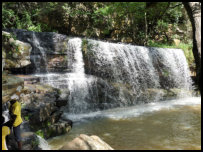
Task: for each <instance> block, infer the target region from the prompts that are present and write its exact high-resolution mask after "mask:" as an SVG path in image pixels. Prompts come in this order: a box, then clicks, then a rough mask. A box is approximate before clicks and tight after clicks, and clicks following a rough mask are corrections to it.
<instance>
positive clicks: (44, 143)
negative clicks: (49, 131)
mask: <svg viewBox="0 0 203 152" xmlns="http://www.w3.org/2000/svg"><path fill="white" fill-rule="evenodd" d="M37 137H38V139H39V148H41V149H42V150H51V148H50V146H49V144H48V142H47V141H46V140H45V139H43V138H42V137H40V136H38V135H37Z"/></svg>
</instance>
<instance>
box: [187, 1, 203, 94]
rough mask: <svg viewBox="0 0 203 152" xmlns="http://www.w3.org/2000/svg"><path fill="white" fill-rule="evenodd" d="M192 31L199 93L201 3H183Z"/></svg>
mask: <svg viewBox="0 0 203 152" xmlns="http://www.w3.org/2000/svg"><path fill="white" fill-rule="evenodd" d="M183 5H184V7H185V9H186V11H187V14H188V16H189V18H190V22H191V24H192V30H193V54H194V58H195V63H196V72H197V82H198V86H199V89H200V91H201V2H183Z"/></svg>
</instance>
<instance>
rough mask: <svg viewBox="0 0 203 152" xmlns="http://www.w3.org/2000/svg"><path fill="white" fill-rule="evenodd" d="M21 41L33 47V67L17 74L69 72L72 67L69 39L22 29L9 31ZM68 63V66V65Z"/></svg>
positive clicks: (49, 33)
mask: <svg viewBox="0 0 203 152" xmlns="http://www.w3.org/2000/svg"><path fill="white" fill-rule="evenodd" d="M6 31H7V32H10V33H12V34H13V35H15V36H16V38H17V39H18V40H20V41H23V42H26V43H29V44H30V45H31V46H32V51H31V54H30V60H31V66H27V68H22V69H20V70H18V71H15V69H14V72H16V73H18V74H19V73H34V72H36V71H37V72H47V71H48V72H67V71H70V69H71V66H72V63H71V62H72V59H69V57H72V53H73V52H70V51H68V49H69V46H68V41H69V38H68V37H67V36H66V35H62V34H57V33H54V32H33V31H26V30H20V29H8V30H6ZM67 63H68V64H67Z"/></svg>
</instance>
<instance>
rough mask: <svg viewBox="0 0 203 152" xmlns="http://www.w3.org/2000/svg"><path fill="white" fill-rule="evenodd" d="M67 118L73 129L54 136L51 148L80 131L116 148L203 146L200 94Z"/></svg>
mask: <svg viewBox="0 0 203 152" xmlns="http://www.w3.org/2000/svg"><path fill="white" fill-rule="evenodd" d="M64 117H68V118H69V119H72V120H73V121H74V125H73V128H72V130H71V131H70V132H69V133H68V134H65V135H63V136H58V137H54V138H52V139H50V140H49V141H48V143H49V145H50V146H51V149H60V148H61V147H62V146H63V145H64V144H66V143H67V142H68V141H71V140H73V139H74V138H75V137H77V136H79V134H87V135H97V136H99V137H100V138H101V139H102V140H104V141H105V142H107V143H108V144H109V145H110V146H111V147H112V148H114V149H123V150H125V149H129V150H130V149H135V150H137V149H141V150H149V149H150V150H151V149H157V150H161V149H162V150H163V149H166V150H167V149H168V150H172V149H176V150H177V149H192V150H194V149H201V98H200V97H192V98H185V99H178V100H170V101H164V102H157V103H150V104H145V105H137V106H133V107H128V108H115V109H110V110H106V111H99V112H94V113H89V114H82V115H70V114H66V115H64Z"/></svg>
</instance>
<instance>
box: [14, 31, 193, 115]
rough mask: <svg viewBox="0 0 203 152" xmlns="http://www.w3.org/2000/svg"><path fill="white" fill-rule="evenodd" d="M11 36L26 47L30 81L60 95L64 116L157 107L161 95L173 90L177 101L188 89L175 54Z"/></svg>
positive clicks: (182, 61)
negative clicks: (143, 105) (37, 79)
mask: <svg viewBox="0 0 203 152" xmlns="http://www.w3.org/2000/svg"><path fill="white" fill-rule="evenodd" d="M14 32H15V31H14ZM16 35H17V37H18V38H19V40H22V41H25V42H28V43H30V44H31V45H32V54H31V60H32V63H34V64H35V67H36V68H37V69H36V71H35V75H36V76H39V77H40V78H41V82H42V83H46V84H49V85H51V86H53V87H56V88H59V89H61V90H62V95H61V97H63V99H67V100H68V107H67V109H66V110H67V112H69V113H88V112H92V111H98V110H104V109H111V108H115V107H125V106H132V105H135V104H139V103H143V102H154V101H160V100H164V98H165V97H166V96H167V93H166V92H167V90H169V91H170V89H174V88H175V89H179V92H178V94H179V95H181V94H182V93H181V92H183V90H186V91H189V90H191V89H193V88H192V81H191V79H190V75H189V70H188V65H187V62H186V58H185V56H184V53H183V51H182V50H180V49H162V48H150V47H143V46H134V45H129V44H128V45H127V44H119V43H109V42H103V41H97V40H92V39H81V38H68V37H67V36H65V35H60V34H55V33H36V32H25V31H19V32H18V31H17V32H16ZM57 55H58V56H60V57H61V58H63V57H64V56H65V58H66V59H67V60H66V62H64V63H65V64H66V65H63V66H60V65H56V64H55V63H54V62H53V61H55V60H58V59H59V58H56V56H57ZM65 58H64V61H65ZM61 63H62V62H60V63H59V64H61ZM58 67H60V68H62V70H61V69H60V68H59V69H57V68H58ZM60 70H61V71H60ZM43 72H45V73H43ZM56 72H57V73H56ZM42 73H43V74H42ZM69 94H70V95H69ZM182 95H183V96H185V94H182Z"/></svg>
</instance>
